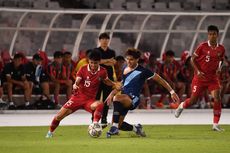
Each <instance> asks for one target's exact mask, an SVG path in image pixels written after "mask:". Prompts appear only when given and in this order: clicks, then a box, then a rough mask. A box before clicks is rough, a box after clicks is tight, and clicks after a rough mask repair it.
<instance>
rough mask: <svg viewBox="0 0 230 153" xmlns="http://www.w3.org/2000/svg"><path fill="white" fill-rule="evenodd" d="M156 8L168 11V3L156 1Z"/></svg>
mask: <svg viewBox="0 0 230 153" xmlns="http://www.w3.org/2000/svg"><path fill="white" fill-rule="evenodd" d="M154 10H157V11H158V10H160V11H166V10H167V3H165V2H155V3H154Z"/></svg>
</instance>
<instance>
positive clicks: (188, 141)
mask: <svg viewBox="0 0 230 153" xmlns="http://www.w3.org/2000/svg"><path fill="white" fill-rule="evenodd" d="M222 127H223V128H224V129H225V131H224V132H214V131H211V125H145V126H144V129H145V132H146V134H147V137H146V138H139V137H136V136H135V134H134V133H133V132H120V135H119V136H114V137H112V138H111V139H107V138H106V136H105V133H106V131H107V130H108V128H106V129H105V130H103V134H102V136H101V137H100V138H90V137H89V136H88V133H87V126H59V127H58V129H57V130H56V132H55V135H54V137H53V138H51V139H46V138H45V135H46V132H47V129H48V127H0V153H229V152H230V126H229V125H223V126H222Z"/></svg>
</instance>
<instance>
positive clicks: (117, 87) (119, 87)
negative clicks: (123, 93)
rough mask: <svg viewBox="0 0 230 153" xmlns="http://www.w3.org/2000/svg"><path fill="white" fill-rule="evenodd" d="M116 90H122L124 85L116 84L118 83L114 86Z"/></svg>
mask: <svg viewBox="0 0 230 153" xmlns="http://www.w3.org/2000/svg"><path fill="white" fill-rule="evenodd" d="M114 88H115V89H116V90H121V88H122V83H121V82H116V83H115V84H114Z"/></svg>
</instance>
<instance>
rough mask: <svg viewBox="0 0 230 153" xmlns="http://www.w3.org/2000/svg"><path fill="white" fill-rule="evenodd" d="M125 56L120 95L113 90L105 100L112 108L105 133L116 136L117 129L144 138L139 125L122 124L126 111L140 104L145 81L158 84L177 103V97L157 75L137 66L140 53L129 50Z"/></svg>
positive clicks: (135, 50) (108, 135)
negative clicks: (111, 118) (109, 121)
mask: <svg viewBox="0 0 230 153" xmlns="http://www.w3.org/2000/svg"><path fill="white" fill-rule="evenodd" d="M125 54H126V61H127V66H126V67H125V68H124V70H123V76H122V78H123V80H122V83H123V87H122V90H121V94H117V93H118V92H119V91H118V90H116V89H114V90H113V91H112V92H111V93H110V95H109V96H108V98H107V99H106V101H107V103H108V104H110V103H111V102H113V106H114V110H113V123H112V127H111V128H110V130H109V132H107V137H110V136H111V135H117V134H118V133H119V129H120V130H123V131H134V132H136V134H137V135H139V136H142V137H145V136H146V135H145V133H144V131H143V130H142V125H141V124H138V125H130V124H129V123H127V122H124V118H125V116H126V114H127V113H128V111H129V110H133V109H135V108H137V106H138V105H139V104H140V97H139V96H140V92H141V89H142V86H143V84H144V83H145V81H146V80H150V79H153V80H155V81H156V82H158V83H160V84H161V85H162V86H163V87H165V88H166V89H167V90H168V91H169V92H170V94H171V97H172V99H173V100H174V101H175V102H178V101H179V97H178V96H177V94H176V93H175V92H174V90H173V89H172V88H171V86H170V85H169V84H168V83H167V82H166V81H165V80H164V79H163V78H161V77H160V76H159V75H158V74H157V73H154V72H152V71H150V70H149V69H146V68H144V67H142V66H141V65H138V60H139V58H140V56H141V52H140V51H139V50H137V49H132V48H131V49H128V50H127V51H126V53H125ZM116 94H117V95H116Z"/></svg>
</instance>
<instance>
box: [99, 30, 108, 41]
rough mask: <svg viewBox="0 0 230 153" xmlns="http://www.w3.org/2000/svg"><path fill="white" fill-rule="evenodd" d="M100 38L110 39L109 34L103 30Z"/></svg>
mask: <svg viewBox="0 0 230 153" xmlns="http://www.w3.org/2000/svg"><path fill="white" fill-rule="evenodd" d="M100 39H110V37H109V34H108V33H106V32H104V33H101V34H100V35H99V40H100Z"/></svg>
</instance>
